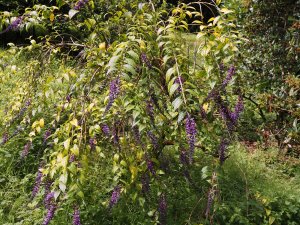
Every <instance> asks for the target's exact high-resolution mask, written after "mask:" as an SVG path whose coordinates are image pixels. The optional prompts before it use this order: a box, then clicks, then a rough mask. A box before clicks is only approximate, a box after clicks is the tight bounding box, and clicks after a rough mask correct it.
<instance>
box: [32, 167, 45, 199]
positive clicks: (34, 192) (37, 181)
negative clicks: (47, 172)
mask: <svg viewBox="0 0 300 225" xmlns="http://www.w3.org/2000/svg"><path fill="white" fill-rule="evenodd" d="M42 177H43V173H42V171H41V167H39V169H38V173H37V176H36V178H35V183H34V187H33V190H32V198H34V197H35V196H36V195H37V193H38V192H39V190H40V186H41V182H42Z"/></svg>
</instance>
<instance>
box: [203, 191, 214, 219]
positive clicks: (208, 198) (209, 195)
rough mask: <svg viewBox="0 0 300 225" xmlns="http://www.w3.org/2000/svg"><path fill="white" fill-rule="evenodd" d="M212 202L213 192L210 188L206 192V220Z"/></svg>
mask: <svg viewBox="0 0 300 225" xmlns="http://www.w3.org/2000/svg"><path fill="white" fill-rule="evenodd" d="M213 201H214V190H213V189H212V188H211V189H210V190H209V191H208V196H207V204H206V210H205V216H206V218H208V216H209V214H210V211H211V207H212V205H213Z"/></svg>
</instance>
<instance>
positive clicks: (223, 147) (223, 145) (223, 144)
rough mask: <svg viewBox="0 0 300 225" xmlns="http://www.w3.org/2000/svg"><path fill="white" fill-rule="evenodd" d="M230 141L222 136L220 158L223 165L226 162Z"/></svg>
mask: <svg viewBox="0 0 300 225" xmlns="http://www.w3.org/2000/svg"><path fill="white" fill-rule="evenodd" d="M228 144H229V142H228V141H227V140H226V139H224V138H222V140H221V143H220V146H219V160H220V164H221V165H223V163H224V162H225V159H226V152H225V151H226V149H227V147H228Z"/></svg>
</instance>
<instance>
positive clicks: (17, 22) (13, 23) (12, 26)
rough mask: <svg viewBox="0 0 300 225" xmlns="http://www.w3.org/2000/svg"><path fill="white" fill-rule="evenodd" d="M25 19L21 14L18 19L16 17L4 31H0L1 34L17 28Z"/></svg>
mask: <svg viewBox="0 0 300 225" xmlns="http://www.w3.org/2000/svg"><path fill="white" fill-rule="evenodd" d="M22 21H23V17H22V16H19V17H17V19H15V20H14V21H13V22H12V23H11V24H10V25H9V26H8V27H7V28H6V29H5V30H4V31H2V32H0V34H3V33H6V32H8V31H10V30H17V29H18V28H19V26H20V24H21V23H22Z"/></svg>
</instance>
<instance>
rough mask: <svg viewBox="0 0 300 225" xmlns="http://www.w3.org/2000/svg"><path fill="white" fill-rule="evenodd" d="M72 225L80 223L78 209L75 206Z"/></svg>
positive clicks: (79, 224)
mask: <svg viewBox="0 0 300 225" xmlns="http://www.w3.org/2000/svg"><path fill="white" fill-rule="evenodd" d="M73 225H81V223H80V211H79V209H78V208H77V207H75V208H74V213H73Z"/></svg>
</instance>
